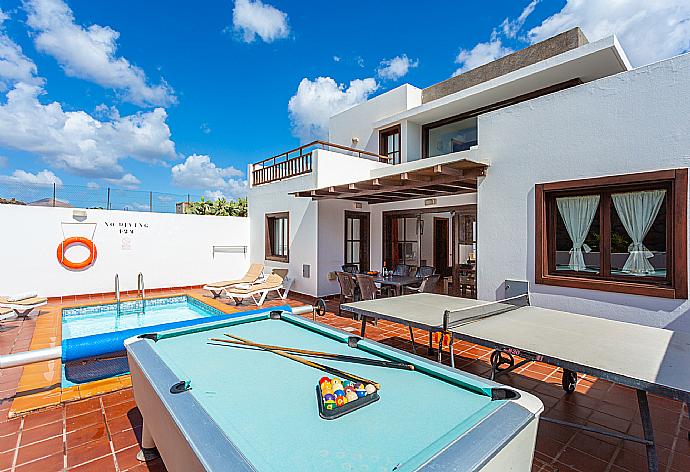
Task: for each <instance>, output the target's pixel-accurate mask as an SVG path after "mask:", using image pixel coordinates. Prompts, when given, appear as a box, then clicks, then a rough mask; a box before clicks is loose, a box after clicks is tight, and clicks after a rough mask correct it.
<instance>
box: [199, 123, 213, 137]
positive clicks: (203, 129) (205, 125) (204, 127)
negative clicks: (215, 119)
mask: <svg viewBox="0 0 690 472" xmlns="http://www.w3.org/2000/svg"><path fill="white" fill-rule="evenodd" d="M199 129H200V130H201V132H202V133H204V134H209V133H211V131H212V130H211V127H210V126H209V125H208V123H201V126H199Z"/></svg>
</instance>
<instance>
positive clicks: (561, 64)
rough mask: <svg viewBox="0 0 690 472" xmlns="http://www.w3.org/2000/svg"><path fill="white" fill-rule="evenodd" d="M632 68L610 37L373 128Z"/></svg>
mask: <svg viewBox="0 0 690 472" xmlns="http://www.w3.org/2000/svg"><path fill="white" fill-rule="evenodd" d="M630 69H632V66H631V65H630V62H629V61H628V58H627V56H626V55H625V52H624V51H623V48H622V47H621V45H620V43H619V42H618V39H617V38H616V37H615V36H609V37H607V38H604V39H601V40H599V41H595V42H593V43H589V44H585V45H584V46H580V47H578V48H575V49H571V50H569V51H566V52H564V53H562V54H558V55H556V56H552V57H550V58H548V59H545V60H543V61H539V62H537V63H535V64H531V65H529V66H526V67H523V68H520V69H517V70H515V71H512V72H509V73H507V74H504V75H501V76H499V77H496V78H494V79H491V80H488V81H486V82H482V83H479V84H477V85H474V86H472V87H469V88H466V89H463V90H460V91H458V92H455V93H451V94H449V95H446V96H443V97H440V98H437V99H435V100H432V101H430V102H427V103H424V104H422V105H420V106H417V107H414V108H411V109H409V110H406V111H404V112H401V113H397V114H395V115H392V116H389V117H387V118H384V119H382V120H379V121H376V122H374V123H373V127H374V128H377V129H380V128H385V127H388V126H391V125H393V124H395V123H398V122H400V121H403V120H409V121H412V122H414V123H418V124H427V123H432V122H434V121H438V120H441V119H443V118H448V117H450V116H455V115H460V114H462V113H465V112H469V111H472V110H476V109H479V108H482V107H485V106H488V105H492V104H495V103H498V102H501V101H503V100H507V99H510V98H514V97H518V96H520V95H525V94H528V93H530V92H534V91H537V90H541V89H545V88H547V87H551V86H555V85H558V84H561V83H564V82H567V81H569V80H572V79H580V80H581V81H582V82H591V81H593V80H596V79H600V78H602V77H607V76H610V75H614V74H618V73H620V72H625V71H627V70H630Z"/></svg>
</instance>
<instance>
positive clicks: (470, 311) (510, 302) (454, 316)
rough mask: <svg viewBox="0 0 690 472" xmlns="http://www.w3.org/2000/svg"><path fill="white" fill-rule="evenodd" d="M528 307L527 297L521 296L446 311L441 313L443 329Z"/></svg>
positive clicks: (526, 295)
mask: <svg viewBox="0 0 690 472" xmlns="http://www.w3.org/2000/svg"><path fill="white" fill-rule="evenodd" d="M524 306H529V295H528V294H523V295H518V296H515V297H510V298H506V299H503V300H498V301H495V302H487V303H484V304H481V305H476V306H471V307H466V308H460V309H457V310H446V311H445V312H444V313H443V329H444V330H449V329H453V328H457V327H458V326H463V325H466V324H469V323H474V322H477V321H479V320H483V319H485V318H489V317H492V316H497V315H501V314H503V313H507V312H509V311H513V310H516V309H518V308H521V307H524Z"/></svg>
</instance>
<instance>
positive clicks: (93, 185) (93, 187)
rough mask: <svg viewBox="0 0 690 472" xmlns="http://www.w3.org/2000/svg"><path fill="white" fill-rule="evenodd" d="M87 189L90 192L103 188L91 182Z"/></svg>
mask: <svg viewBox="0 0 690 472" xmlns="http://www.w3.org/2000/svg"><path fill="white" fill-rule="evenodd" d="M86 188H88V189H90V190H98V189H99V188H101V186H100V185H98V184H97V183H96V182H89V183H87V184H86Z"/></svg>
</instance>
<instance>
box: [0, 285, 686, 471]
mask: <svg viewBox="0 0 690 472" xmlns="http://www.w3.org/2000/svg"><path fill="white" fill-rule="evenodd" d="M188 292H192V293H196V294H199V293H200V290H198V289H195V290H188ZM166 293H173V292H166ZM106 298H108V296H105V297H103V296H97V297H93V300H98V301H102V300H105V299H106ZM79 302H82V303H83V302H84V300H83V299H79V300H78V301H77V303H79ZM64 303H65V304H67V303H71V304H74V303H75V300H74V299H73V298H70V299H68V300H65V301H64ZM280 303H282V302H280V301H276V300H271V301H269V302H267V305H268V306H275V305H278V304H280ZM289 303H290V304H291V305H300V304H303V303H304V302H303V300H300V299H298V298H297V297H291V299H290V300H289ZM60 306H62V305H61V304H60V303H58V302H57V301H54V302H51V304H50V307H52V308H59V307H60ZM50 307H49V308H50ZM244 308H245V309H250V308H251V307H249V306H246V307H244ZM335 308H336V305H334V304H333V303H329V309H330V310H331V312H329V313H328V314H327V315H326V316H324V317H322V318H320V320H319V321H322V322H325V323H328V324H330V325H332V326H335V327H338V328H341V329H345V330H348V331H351V332H357V331H358V328H359V323H358V322H355V321H353V320H351V319H349V318H345V317H339V316H337V315H335V314H334V313H333V311H335ZM35 323H36V322H35V320H31V319H30V320H27V321H15V322H9V323H5V327H4V328H3V331H2V332H0V354H6V353H9V352H18V351H23V350H26V349H28V348H29V345H30V343H31V339H32V334H33V330H34V327H35ZM367 337H369V338H372V339H375V340H377V341H381V342H384V343H386V344H389V345H391V346H394V347H398V348H402V349H406V350H411V343H410V342H409V338H408V331H407V328H404V327H402V326H400V325H395V324H391V323H387V322H384V321H381V322H379V325H378V326H370V327H368V328H367ZM415 339H416V340H417V341H418V342H419V343H421V344H422V345H424V343H425V342H427V340H428V338H427V336H426V333H424V332H422V331H415ZM455 347H456V349H455V355H456V359H455V361H456V366H458V367H459V368H461V369H462V370H464V371H468V372H472V373H475V374H479V375H485V374H486V373H487V372H488V371H489V361H488V357H489V354H490V351H489V350H488V349H485V348H483V347H481V346H476V345H472V344H469V343H456V346H455ZM418 353H419V354H422V355H423V354H425V353H426V349H425V348H424V347H421V348H419V349H418ZM448 356H449V354H448V353H447V352H445V353H444V362H446V363H447V362H448ZM0 376H1V377H0V471H6V470H7V471H31V470H35V471H41V472H50V471H57V470H68V469H69V470H97V471H99V472H105V471H109V470H120V471H124V470H141V471H143V470H165V467H164V465H163V464H162V462H161V461H160V460H157V461H154V462H151V463H148V464H140V463H138V462H137V461H136V458H135V455H136V453H137V451H138V447H139V446H138V441H139V437H140V432H141V416H140V415H139V411H138V410H137V408H136V405H135V403H134V400H133V398H132V392H131V389H129V388H127V389H123V390H120V391H117V392H114V393H109V394H106V395H101V396H97V397H92V398H89V399H86V400H80V401H76V402H72V403H66V404H62V405H60V406H58V407H55V408H50V409H46V410H42V411H39V412H34V413H30V414H27V415H25V416H22V417H19V418H14V419H8V418H7V413H8V411H9V405H10V404H11V401H12V397H13V396H14V394H15V391H16V388H17V384H18V382H19V378H20V376H21V368H19V369H9V370H5V371H0ZM501 381H502V382H504V383H507V384H509V385H513V386H515V387H517V388H520V389H522V390H525V391H528V392H531V393H533V394H535V395H537V396H538V397H539V398H541V400H542V401H543V403H544V405H545V408H546V410H545V415H547V416H549V417H554V418H561V419H565V420H570V421H577V422H581V423H585V424H590V425H598V426H604V427H608V428H612V429H615V430H618V431H621V432H625V433H628V434H635V435H641V433H642V430H641V426H640V421H639V415H638V411H637V401H636V396H635V392H634V391H633V390H630V389H628V388H625V387H621V386H619V385H615V384H612V383H611V382H607V381H604V380H599V379H596V378H591V377H585V378H583V379H581V380H580V382H579V384H578V387H577V389H576V391H575V393H573V394H571V395H566V394H565V393H564V392H563V390H562V389H561V386H560V371H559V369H556V368H552V367H550V366H547V365H544V364H534V363H532V364H528V365H526V366H524V367H523V368H521V369H519V370H518V371H516V372H514V373H511V374H508V375H505V376H503V377H502V378H501ZM650 408H651V412H652V418H653V421H654V433H655V437H656V440H657V446H658V451H659V458H660V463H661V468H660V470H662V471H667V472H669V471H678V472H680V471H685V472H687V471H690V441H688V439H687V438H688V430H689V429H690V420H688V411H687V407H686V406H685V405H682V404H681V403H679V402H675V401H671V400H667V399H664V398H660V397H655V396H650ZM533 470H534V471H539V472H547V471H553V472H556V471H558V472H567V471H580V472H597V471H613V472H622V471H644V470H646V459H645V450H644V447H643V446H641V445H639V444H636V443H631V442H625V443H624V442H623V441H620V440H617V439H612V438H607V437H603V436H600V435H595V434H590V433H586V432H582V431H578V430H573V429H568V428H565V427H561V426H556V425H553V424H551V423H545V422H541V423H540V425H539V433H538V437H537V446H536V453H535V459H534V465H533Z"/></svg>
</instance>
